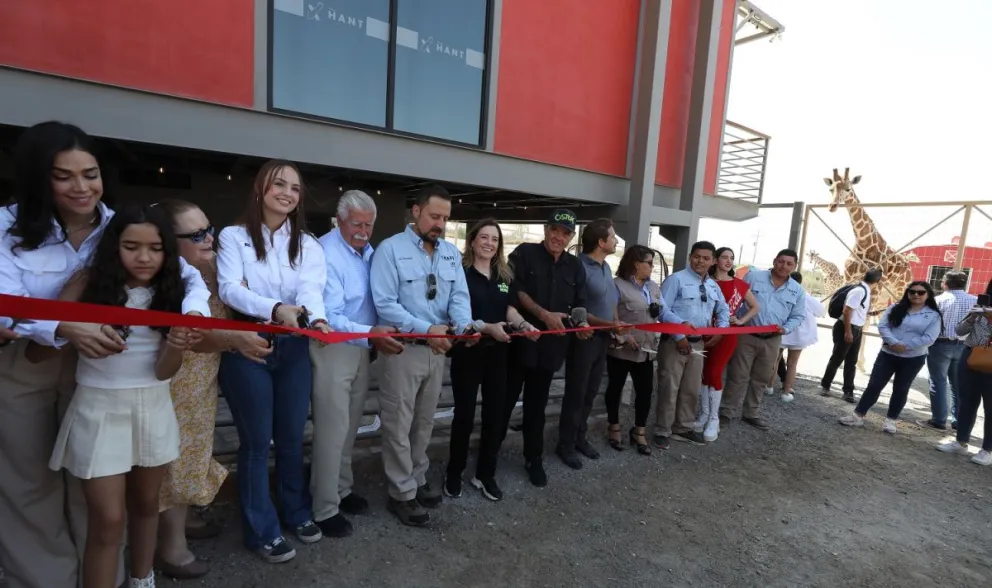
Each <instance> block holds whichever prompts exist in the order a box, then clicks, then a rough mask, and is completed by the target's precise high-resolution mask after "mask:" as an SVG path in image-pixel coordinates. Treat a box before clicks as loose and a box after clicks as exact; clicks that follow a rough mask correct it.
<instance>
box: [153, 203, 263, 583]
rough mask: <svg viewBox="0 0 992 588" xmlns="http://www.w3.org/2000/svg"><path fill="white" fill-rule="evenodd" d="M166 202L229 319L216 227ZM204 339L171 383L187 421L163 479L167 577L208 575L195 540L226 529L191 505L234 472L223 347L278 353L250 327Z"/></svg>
mask: <svg viewBox="0 0 992 588" xmlns="http://www.w3.org/2000/svg"><path fill="white" fill-rule="evenodd" d="M157 206H160V207H162V208H163V209H165V211H166V212H167V213H168V215H169V217H170V218H171V220H172V225H173V229H174V230H175V232H176V238H177V240H178V243H179V255H180V256H181V257H182V259H184V260H185V261H186V263H188V264H190V265H191V266H193V267H195V268H196V269H197V270H199V272H200V274H201V275H202V276H203V278H204V281H205V282H206V284H207V287H208V288H209V289H210V314H211V315H212V316H215V317H219V318H228V316H229V313H228V310H227V308H226V307H225V306H224V303H222V302H221V301H220V298H219V297H218V295H217V264H216V256H215V254H214V226H213V225H211V224H210V221H209V220H207V216H206V215H205V214H204V213H203V211H202V210H200V209H199V208H198V207H197V206H196V205H195V204H193V203H191V202H186V201H183V200H165V201H162V202H159V203H158V205H157ZM202 334H203V340H202V341H201V342H200V343H199V344H197V345H196V346H194V347H193V350H192V351H187V352H186V353H185V354H184V357H183V365H182V367H181V368H179V371H178V372H177V373H176V375H175V376H173V378H172V381H171V383H170V391H171V393H172V402H173V405H174V406H175V410H176V418H177V420H178V421H179V459H177V460H175V461H173V462H172V463H171V464H169V467H168V470H167V472H166V476H165V479H164V481H163V483H162V491H161V494H160V500H159V502H160V504H159V508H160V510H161V514H160V515H159V543H158V553H157V554H156V558H155V568H156V569H158V571H159V572H161V573H162V575H164V576H165V577H167V578H174V579H177V580H187V579H193V578H199V577H201V576H203V575H205V574H206V573H207V571H208V570H209V566H208V564H207V562H206V561H204V560H202V559H198V558H197V557H196V556H195V555H194V554H193V552H191V551H190V549H189V545H188V544H187V539H208V538H210V537H214V536H216V535H217V534H219V533H220V527H218V526H217V525H215V524H212V523H208V522H206V521H204V520H203V519H201V518H199V517H197V516H196V515H195V514H194V513H193V511H192V510H190V508H189V507H190V506H208V505H209V504H210V503H212V502H213V500H214V497H215V496H216V495H217V492H218V491H219V490H220V487H221V484H223V483H224V479H225V478H226V477H227V470H225V469H224V467H223V466H221V465H220V464H219V463H217V462H216V461H215V460H214V458H213V446H214V417H215V415H216V413H217V396H218V393H219V391H220V387H219V386H218V383H217V372H218V371H219V369H220V354H221V352H222V351H237V352H238V353H240V354H241V355H242V356H243V357H244V358H246V359H247V360H249V361H254V362H257V363H265V357H267V356H268V355H269V354H270V353H272V350H271V349H270V348H269V345H268V341H266V340H265V339H263V338H262V337H259V336H258V335H257V334H256V333H252V332H249V331H220V330H210V331H203V333H202Z"/></svg>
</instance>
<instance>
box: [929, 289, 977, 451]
mask: <svg viewBox="0 0 992 588" xmlns="http://www.w3.org/2000/svg"><path fill="white" fill-rule="evenodd" d="M941 285H942V286H943V289H944V293H943V294H941V295H940V296H938V297H937V308H939V309H940V314H941V319H942V321H943V322H942V323H941V326H940V336H939V337H938V338H937V340H936V341H934V343H933V345H931V346H930V349H929V351H928V352H927V371H928V372H930V418H929V419H927V420H920V421H917V422H916V424H918V425H920V426H923V427H932V428H934V429H939V430H942V431H943V430H945V429H946V428H947V419H948V418H950V420H951V428H953V429H957V425H958V398H959V393H960V390H959V389H958V361H959V360H960V359H961V354H962V353H963V352H964V339H965V338H964V337H959V336H958V335H957V332H956V330H955V328H956V327H957V326H958V323H960V322H961V321H963V320H964V319H965V317H967V316H968V313H969V312H970V311H971V309H972V308H974V307H975V305H976V304H978V297H977V296H975V295H973V294H968V292H967V291H966V288H967V287H968V274H966V273H964V272H962V271H949V272H947V273H946V274H944V279H943V281H942V282H941ZM948 382H950V390H948V386H947V384H948ZM948 392H950V394H948ZM948 397H950V407H949V408H950V411H948Z"/></svg>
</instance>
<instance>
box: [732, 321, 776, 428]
mask: <svg viewBox="0 0 992 588" xmlns="http://www.w3.org/2000/svg"><path fill="white" fill-rule="evenodd" d="M781 343H782V337H781V336H778V335H776V336H775V337H769V338H768V339H762V338H760V337H755V336H754V335H741V336H740V338H739V339H738V340H737V350H736V351H735V352H734V355H733V357H731V358H730V365H729V367H728V368H727V386H726V388H724V391H723V402H721V404H720V416H722V417H726V418H729V419H734V418H737V417H738V416H740V413H741V408H742V407H743V413H744V418H749V419H753V418H758V411H759V410H760V408H761V399H762V398H763V397H764V395H765V387H767V386H768V382H769V381H770V380H771V377H772V372H774V371H775V366H776V364H777V363H778V349H779V346H780V345H781Z"/></svg>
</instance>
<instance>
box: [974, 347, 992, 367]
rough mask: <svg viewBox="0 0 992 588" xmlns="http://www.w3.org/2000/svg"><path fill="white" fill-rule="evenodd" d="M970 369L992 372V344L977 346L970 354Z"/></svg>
mask: <svg viewBox="0 0 992 588" xmlns="http://www.w3.org/2000/svg"><path fill="white" fill-rule="evenodd" d="M968 369H970V370H973V371H976V372H982V373H985V374H992V345H985V346H977V345H976V346H975V347H972V348H971V355H969V356H968Z"/></svg>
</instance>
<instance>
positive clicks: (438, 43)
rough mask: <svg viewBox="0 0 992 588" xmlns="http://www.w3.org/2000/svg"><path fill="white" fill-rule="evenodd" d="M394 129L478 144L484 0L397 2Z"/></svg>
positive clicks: (484, 16) (480, 115)
mask: <svg viewBox="0 0 992 588" xmlns="http://www.w3.org/2000/svg"><path fill="white" fill-rule="evenodd" d="M396 2H397V10H396V20H397V30H396V71H395V89H394V99H393V127H394V128H395V129H396V130H397V131H405V132H408V133H416V134H418V135H426V136H429V137H438V138H440V139H447V140H449V141H459V142H461V143H469V144H473V145H474V144H478V143H479V142H480V136H481V134H480V123H481V120H482V90H483V88H482V86H483V76H484V73H485V68H486V55H485V50H486V17H487V14H486V13H487V7H486V5H487V2H486V0H396Z"/></svg>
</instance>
